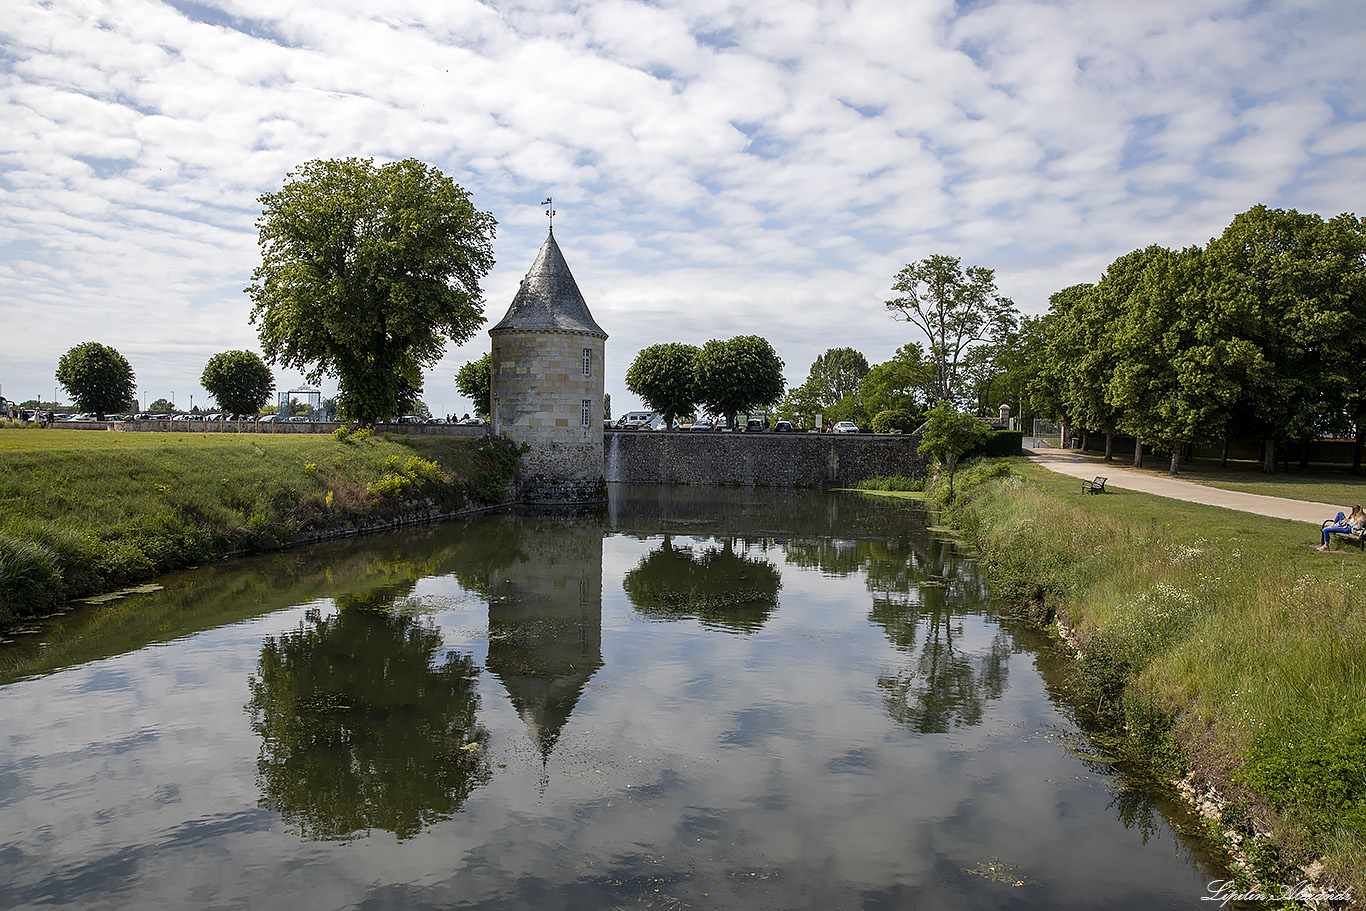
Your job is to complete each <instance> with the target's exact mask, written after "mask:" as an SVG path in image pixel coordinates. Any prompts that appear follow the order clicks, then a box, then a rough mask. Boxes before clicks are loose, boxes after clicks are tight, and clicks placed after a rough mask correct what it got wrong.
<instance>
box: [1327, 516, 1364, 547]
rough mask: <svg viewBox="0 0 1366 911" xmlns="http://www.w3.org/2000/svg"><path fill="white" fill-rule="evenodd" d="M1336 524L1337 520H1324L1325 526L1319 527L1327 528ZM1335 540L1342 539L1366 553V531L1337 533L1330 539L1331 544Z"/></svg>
mask: <svg viewBox="0 0 1366 911" xmlns="http://www.w3.org/2000/svg"><path fill="white" fill-rule="evenodd" d="M1336 524H1338V521H1337V519H1324V520H1323V524H1322V525H1320V526H1319V527H1320V528H1327V527H1328V526H1329V525H1336ZM1333 538H1341V539H1342V540H1344V541H1346V542H1347V543H1349V544H1355V545H1356V546H1357V547H1360V548H1361V550H1362V552H1363V553H1366V531H1359V532H1357V533H1356V534H1352V533H1351V532H1346V531H1335V532H1333V533H1332V536H1331V537H1329V539H1328V543H1329V544H1332V541H1333Z"/></svg>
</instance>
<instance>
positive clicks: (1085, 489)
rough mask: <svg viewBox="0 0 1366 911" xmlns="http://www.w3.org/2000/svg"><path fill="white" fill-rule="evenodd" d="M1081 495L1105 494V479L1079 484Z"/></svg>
mask: <svg viewBox="0 0 1366 911" xmlns="http://www.w3.org/2000/svg"><path fill="white" fill-rule="evenodd" d="M1081 492H1082V493H1105V478H1095V479H1094V480H1091V481H1082V482H1081Z"/></svg>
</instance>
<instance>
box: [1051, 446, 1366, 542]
mask: <svg viewBox="0 0 1366 911" xmlns="http://www.w3.org/2000/svg"><path fill="white" fill-rule="evenodd" d="M1024 454H1025V455H1026V456H1027V457H1028V458H1029V459H1030V460H1031V461H1033V462H1035V463H1036V464H1038V465H1042V466H1043V467H1044V468H1047V469H1048V470H1049V471H1055V472H1057V473H1058V474H1065V475H1071V476H1072V477H1074V478H1084V479H1085V480H1088V481H1089V480H1091V479H1092V478H1095V477H1102V478H1107V479H1108V480H1106V482H1105V486H1106V487H1107V488H1110V487H1120V488H1123V489H1125V490H1137V491H1140V492H1142V493H1151V494H1156V495H1157V496H1159V497H1170V498H1171V499H1173V500H1187V501H1189V502H1191V503H1204V504H1206V505H1207V506H1222V507H1224V508H1225V509H1237V510H1240V511H1242V512H1251V513H1256V514H1257V515H1261V516H1270V517H1272V518H1275V519H1293V520H1295V521H1299V522H1310V523H1313V524H1314V525H1318V524H1319V523H1321V522H1322V521H1323V520H1324V519H1327V518H1329V517H1330V516H1333V515H1336V514H1337V512H1338V510H1341V509H1345V508H1347V507H1343V506H1341V505H1334V504H1331V503H1310V502H1307V501H1305V500H1287V499H1285V498H1284V497H1264V496H1262V495H1261V494H1255V493H1241V492H1239V491H1236V490H1220V489H1219V488H1217V487H1205V486H1204V485H1202V484H1194V483H1192V482H1190V481H1182V480H1179V479H1178V478H1164V477H1155V476H1153V475H1150V474H1144V473H1142V472H1138V471H1133V470H1132V469H1129V468H1126V467H1124V466H1122V465H1120V464H1118V463H1116V462H1106V461H1105V459H1104V458H1103V457H1102V456H1098V455H1089V454H1086V453H1081V452H1076V451H1075V450H1070V449H1026V450H1024ZM1077 491H1078V493H1080V491H1081V485H1077Z"/></svg>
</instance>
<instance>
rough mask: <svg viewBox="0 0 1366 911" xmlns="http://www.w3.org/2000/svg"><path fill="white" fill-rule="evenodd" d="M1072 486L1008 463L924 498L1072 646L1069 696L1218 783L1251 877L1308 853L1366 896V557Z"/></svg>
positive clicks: (1013, 599)
mask: <svg viewBox="0 0 1366 911" xmlns="http://www.w3.org/2000/svg"><path fill="white" fill-rule="evenodd" d="M1077 490H1078V487H1077V484H1076V482H1075V480H1074V479H1072V478H1068V477H1064V476H1061V475H1056V474H1053V473H1051V472H1047V471H1044V470H1043V469H1040V468H1037V467H1035V466H1033V465H1030V464H1029V463H1027V462H1025V461H1023V460H1019V459H1016V460H1011V461H1009V462H1008V463H1006V462H994V463H978V464H976V465H973V466H970V467H968V468H966V469H965V470H960V472H959V474H958V477H957V479H956V482H955V496H954V497H953V498H952V500H951V501H949V500H948V498H947V492H946V490H945V486H944V485H934V486H932V487H931V490H930V496H931V497H932V498H936V499H938V500H939V502H940V503H941V505H942V506H943V509H944V513H945V516H946V518H947V519H948V521H950V522H952V523H953V524H955V525H956V526H957V527H959V528H960V529H961V531H962V532H963V534H964V535H965V537H967V538H968V539H969V540H970V541H971V542H973V543H974V544H975V545H976V546H977V547H978V548H979V549H980V551H981V553H982V555H983V558H984V560H985V561H986V563H987V566H988V569H989V572H990V574H991V578H992V580H993V586H994V589H995V591H996V592H997V593H998V595H1000V596H1001V597H1003V598H1004V599H1005V600H1006V601H1007V603H1010V604H1013V605H1016V606H1018V608H1019V609H1020V610H1021V611H1022V612H1024V613H1026V614H1028V615H1029V616H1030V617H1031V618H1032V619H1034V620H1035V621H1037V622H1039V623H1043V624H1049V623H1053V622H1054V621H1055V620H1056V621H1060V622H1059V623H1058V628H1059V629H1060V630H1066V631H1068V634H1069V635H1071V636H1072V638H1073V642H1074V643H1075V644H1076V645H1077V646H1078V647H1080V648H1081V649H1082V651H1083V653H1084V657H1083V658H1082V659H1079V660H1078V662H1077V671H1078V673H1077V675H1076V687H1077V694H1078V697H1079V699H1080V700H1082V701H1083V702H1084V703H1087V704H1088V705H1089V707H1090V708H1092V709H1093V710H1094V711H1095V712H1096V713H1097V714H1098V715H1099V716H1100V717H1101V718H1102V719H1103V720H1105V721H1108V722H1109V723H1110V724H1112V725H1114V726H1116V727H1118V728H1121V729H1123V730H1125V731H1127V734H1128V740H1127V742H1128V744H1129V745H1130V746H1131V747H1132V749H1133V752H1134V753H1135V755H1136V756H1137V757H1139V758H1141V759H1142V760H1143V761H1144V762H1145V764H1147V765H1148V766H1149V767H1151V768H1153V769H1154V771H1156V772H1158V773H1161V774H1163V775H1164V776H1167V777H1170V778H1173V779H1176V778H1182V777H1183V776H1189V781H1190V782H1191V784H1193V785H1194V787H1195V790H1196V792H1197V793H1203V792H1205V791H1206V790H1207V789H1209V788H1212V789H1213V790H1214V791H1215V792H1217V794H1218V795H1219V796H1220V797H1221V798H1222V799H1221V800H1219V801H1215V802H1214V803H1216V804H1217V805H1218V813H1217V818H1216V819H1213V820H1211V825H1212V826H1213V827H1215V828H1216V829H1217V834H1218V835H1219V836H1221V837H1224V838H1226V839H1228V840H1229V841H1231V842H1234V843H1239V842H1241V846H1242V849H1243V852H1244V854H1245V855H1246V856H1247V857H1249V858H1250V860H1251V863H1252V870H1251V871H1250V873H1251V874H1252V876H1253V877H1254V878H1256V879H1258V880H1260V881H1261V882H1264V883H1276V882H1291V883H1294V882H1298V881H1299V880H1300V879H1302V878H1303V875H1302V873H1301V871H1302V870H1303V869H1304V868H1309V867H1311V866H1313V865H1315V864H1316V862H1317V864H1318V866H1313V868H1314V869H1315V871H1316V872H1317V871H1318V870H1321V871H1322V877H1323V882H1324V883H1326V884H1330V885H1332V886H1335V887H1336V888H1337V889H1350V890H1351V891H1352V892H1353V894H1354V895H1355V896H1357V897H1358V898H1361V897H1363V896H1366V601H1364V600H1363V597H1362V594H1361V593H1362V586H1363V584H1364V583H1366V557H1363V556H1362V555H1361V553H1360V552H1358V551H1356V550H1355V549H1352V550H1350V551H1335V552H1333V553H1331V554H1321V553H1318V552H1317V551H1315V550H1313V549H1312V547H1311V546H1310V545H1311V543H1314V542H1315V540H1316V537H1317V529H1315V528H1314V527H1312V526H1309V525H1307V524H1305V523H1297V522H1290V521H1285V520H1279V519H1267V518H1262V517H1258V516H1252V515H1248V514H1244V513H1238V512H1234V511H1231V510H1225V509H1219V508H1215V507H1208V506H1201V505H1198V504H1191V503H1184V502H1179V501H1174V500H1167V499H1163V498H1160V497H1155V496H1151V495H1147V494H1140V493H1135V492H1132V491H1124V490H1116V491H1114V492H1113V493H1111V494H1108V495H1105V496H1100V497H1087V496H1084V495H1081V494H1079V493H1078V492H1077ZM1307 498H1308V499H1319V497H1313V496H1311V497H1307ZM1322 499H1330V497H1329V496H1327V495H1325V496H1324V497H1323V498H1322ZM1253 833H1256V834H1257V835H1258V836H1260V837H1259V838H1249V837H1248V836H1250V835H1252V834H1253Z"/></svg>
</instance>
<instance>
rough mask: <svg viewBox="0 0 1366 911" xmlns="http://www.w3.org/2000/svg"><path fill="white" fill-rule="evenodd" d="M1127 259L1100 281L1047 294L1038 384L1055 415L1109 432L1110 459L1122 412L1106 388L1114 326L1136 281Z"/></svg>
mask: <svg viewBox="0 0 1366 911" xmlns="http://www.w3.org/2000/svg"><path fill="white" fill-rule="evenodd" d="M1126 263H1127V260H1126V259H1125V258H1124V257H1120V258H1119V259H1117V260H1115V262H1114V263H1111V265H1110V268H1109V269H1108V270H1107V271H1106V273H1105V275H1104V276H1103V277H1102V278H1101V281H1100V283H1098V284H1096V285H1090V284H1079V285H1071V286H1069V287H1067V288H1063V289H1062V290H1061V291H1057V292H1054V293H1053V294H1052V295H1051V296H1050V297H1049V305H1050V306H1049V317H1050V322H1049V324H1048V334H1047V340H1046V342H1045V356H1044V368H1043V370H1042V371H1041V374H1040V377H1039V380H1038V384H1037V387H1036V388H1040V397H1041V398H1042V399H1044V400H1045V401H1046V402H1047V403H1049V404H1051V405H1053V406H1054V407H1053V408H1052V409H1050V410H1051V411H1052V412H1053V415H1052V416H1054V417H1060V418H1063V419H1064V420H1065V421H1066V422H1067V423H1069V424H1072V425H1073V426H1074V427H1077V428H1083V429H1086V430H1093V431H1098V432H1100V433H1103V434H1105V458H1106V460H1107V461H1108V460H1109V459H1110V458H1112V457H1113V455H1114V441H1115V433H1116V432H1117V431H1118V430H1119V422H1120V416H1121V415H1120V412H1119V410H1118V409H1117V408H1116V407H1115V406H1114V405H1112V404H1111V403H1110V402H1109V401H1108V400H1107V399H1106V390H1108V389H1109V386H1110V378H1111V377H1112V376H1113V375H1114V371H1115V352H1114V333H1113V329H1114V326H1115V324H1116V322H1117V321H1118V320H1119V318H1120V316H1121V314H1122V313H1123V305H1124V302H1125V301H1127V300H1128V298H1129V295H1130V293H1131V290H1132V287H1131V286H1132V284H1133V279H1132V278H1131V277H1130V270H1129V269H1127V268H1126ZM1138 451H1139V452H1141V451H1142V450H1141V449H1140V450H1138Z"/></svg>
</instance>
